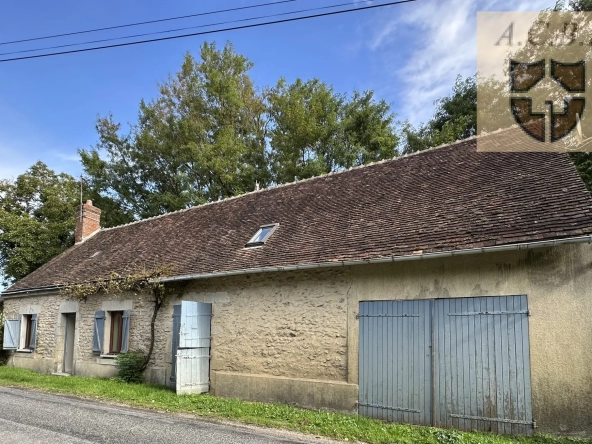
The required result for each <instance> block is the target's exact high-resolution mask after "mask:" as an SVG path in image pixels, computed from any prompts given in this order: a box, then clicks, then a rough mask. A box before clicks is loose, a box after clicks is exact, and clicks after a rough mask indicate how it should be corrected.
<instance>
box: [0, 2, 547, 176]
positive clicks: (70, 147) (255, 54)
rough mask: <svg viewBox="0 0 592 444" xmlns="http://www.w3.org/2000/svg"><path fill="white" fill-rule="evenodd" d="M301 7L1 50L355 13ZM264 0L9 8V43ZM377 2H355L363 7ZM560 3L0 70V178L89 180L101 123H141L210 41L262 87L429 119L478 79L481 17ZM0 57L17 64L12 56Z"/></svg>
mask: <svg viewBox="0 0 592 444" xmlns="http://www.w3.org/2000/svg"><path fill="white" fill-rule="evenodd" d="M346 1H347V0H298V1H296V2H293V3H292V4H288V5H279V6H274V7H270V8H266V9H265V10H250V11H249V10H247V11H242V12H240V13H235V14H226V15H221V16H210V17H201V18H194V19H185V20H180V21H176V22H168V23H163V24H158V25H151V26H146V27H137V28H128V29H122V30H117V31H109V32H105V33H96V34H88V35H83V36H77V37H76V38H69V39H67V38H61V39H55V40H46V41H38V42H31V43H27V44H18V45H4V46H0V53H4V52H9V51H18V50H26V49H31V48H37V47H41V46H51V45H59V44H67V43H73V42H75V41H80V40H83V39H84V40H93V39H96V38H108V37H115V36H123V35H129V34H134V33H140V32H150V31H161V30H166V29H171V28H175V27H183V26H198V25H202V24H205V23H211V22H215V21H222V20H232V19H237V18H244V17H249V16H256V15H260V14H269V13H273V12H287V11H290V10H297V9H304V8H311V7H317V6H326V5H333V4H339V3H345V2H346ZM264 2H265V1H264V0H224V1H221V0H219V1H216V2H214V1H205V0H204V1H200V2H189V1H180V0H169V1H167V2H162V1H154V0H143V1H139V0H127V1H123V2H122V1H121V0H119V1H115V0H103V1H101V2H81V1H79V0H78V1H74V0H56V1H54V2H35V4H34V7H33V5H32V4H31V3H30V2H6V3H5V4H4V5H3V10H2V14H1V16H0V29H1V30H2V32H1V33H0V42H4V41H9V40H17V39H23V38H29V37H36V36H43V35H49V34H57V33H63V32H70V31H78V30H84V29H91V28H97V27H104V26H112V25H118V24H125V23H131V22H138V21H144V20H152V19H159V18H164V17H172V16H177V15H185V14H194V13H199V12H204V11H210V10H218V9H225V8H233V7H238V6H245V5H252V4H257V3H264ZM364 3H372V2H352V4H357V5H362V4H364ZM553 3H554V1H553V0H529V1H516V0H514V1H511V0H439V1H438V0H417V1H416V2H413V3H408V4H403V5H398V6H391V7H387V8H381V9H377V10H371V11H363V12H356V13H351V14H346V15H337V16H333V17H328V18H319V19H312V20H307V21H302V22H295V23H289V24H281V25H272V26H267V27H262V28H256V29H249V30H240V31H232V32H226V33H219V34H213V35H209V36H204V37H192V38H186V39H179V40H172V41H167V42H160V43H152V44H146V45H140V46H131V47H125V48H117V49H110V50H102V51H93V52H88V53H82V54H74V55H63V56H57V57H51V58H41V59H35V60H25V61H17V62H9V63H0V159H1V160H0V179H3V178H14V177H16V176H17V175H19V174H21V173H23V172H24V171H25V170H26V169H27V168H28V167H29V166H30V165H32V164H33V163H35V162H36V161H37V160H42V161H44V162H45V163H47V164H48V165H49V166H50V167H51V168H53V169H54V170H56V171H58V172H62V171H64V172H68V173H70V174H73V175H77V174H80V172H81V168H80V165H79V162H78V160H77V158H78V156H77V154H76V152H77V149H78V148H88V147H90V146H92V145H94V144H95V143H96V141H97V137H96V133H95V130H94V122H95V119H96V117H97V115H107V114H109V113H112V114H113V116H114V118H115V120H117V121H119V122H122V123H123V124H126V123H133V122H134V121H135V119H136V117H137V110H138V103H139V102H140V100H141V99H142V98H144V99H146V100H150V99H151V98H153V97H154V96H155V95H156V93H157V88H156V84H157V83H158V82H160V81H163V80H165V79H166V77H167V76H168V75H169V74H172V73H174V72H176V71H177V70H178V68H179V67H180V64H181V61H182V59H183V56H184V54H185V53H186V52H187V51H190V52H192V53H194V54H197V53H198V51H199V47H200V45H201V44H202V43H203V42H204V41H212V40H215V41H216V42H217V43H218V45H219V46H220V47H222V46H223V45H224V43H225V42H226V41H230V42H232V43H233V44H234V46H235V48H236V51H237V52H239V53H241V54H243V55H245V56H247V57H248V58H249V59H250V60H251V61H253V63H254V64H255V67H254V68H253V70H252V72H251V75H252V78H253V80H254V81H255V84H256V85H258V86H259V87H263V86H266V85H272V84H275V82H276V81H277V80H278V78H279V77H282V76H283V77H286V78H287V79H288V81H293V80H294V79H296V78H297V77H300V78H303V79H310V78H315V77H316V78H319V79H321V80H323V81H325V82H327V83H330V84H332V85H333V86H334V87H335V89H336V90H337V91H339V92H345V93H348V92H351V91H352V90H353V89H354V88H357V89H359V90H368V89H371V90H374V91H375V93H376V96H377V98H380V99H385V100H386V101H387V102H389V103H391V104H392V107H393V110H394V111H395V112H396V114H397V117H398V118H399V119H401V120H404V119H409V120H411V121H412V122H413V123H419V122H421V121H425V120H427V119H428V118H429V117H430V115H431V114H432V112H433V101H434V100H435V99H437V98H438V97H442V96H443V95H446V94H448V93H449V91H450V89H451V87H452V84H453V83H454V79H455V77H456V76H457V74H461V75H463V76H468V75H472V74H474V72H475V69H476V62H475V21H476V12H477V11H478V10H534V11H537V10H540V9H543V8H545V7H549V6H551V4H553ZM0 57H2V58H3V57H9V56H2V55H0Z"/></svg>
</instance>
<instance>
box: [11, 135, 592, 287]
mask: <svg viewBox="0 0 592 444" xmlns="http://www.w3.org/2000/svg"><path fill="white" fill-rule="evenodd" d="M271 223H279V224H280V225H279V228H278V229H277V230H276V231H275V233H274V234H273V235H272V236H271V237H270V238H269V240H268V241H267V243H266V245H265V246H263V247H260V248H251V249H245V248H244V246H245V244H246V243H247V242H248V241H249V239H250V238H251V237H252V236H253V235H254V234H255V232H256V231H257V230H258V228H259V226H261V225H264V224H271ZM588 233H592V199H591V197H590V194H589V193H588V191H587V190H586V188H585V186H584V184H583V182H582V181H581V179H580V178H579V176H578V174H577V172H576V171H575V168H574V166H573V164H572V163H571V161H570V159H569V157H568V156H567V154H560V153H535V152H529V153H519V152H509V153H483V152H476V142H475V139H472V140H468V141H464V142H459V143H455V144H452V145H448V146H444V147H440V148H436V149H432V150H428V151H424V152H422V153H418V154H415V155H410V156H405V157H401V158H397V159H394V160H389V161H384V162H379V163H377V164H373V165H368V166H364V167H359V168H354V169H351V170H348V171H344V172H340V173H335V174H329V175H326V176H322V177H318V178H313V179H309V180H305V181H301V182H297V183H294V184H289V185H283V186H278V187H274V188H269V189H266V190H261V191H258V192H252V193H248V194H245V195H242V196H239V197H236V198H232V199H227V200H224V201H220V202H214V203H210V204H206V205H202V206H198V207H194V208H190V209H188V210H183V211H179V212H176V213H170V214H167V215H164V216H158V217H155V218H152V219H146V220H143V221H139V222H136V223H132V224H129V225H124V226H121V227H117V228H112V229H105V230H101V231H100V232H99V233H97V234H96V235H95V236H93V237H91V238H90V239H88V240H87V241H86V242H84V243H82V244H79V245H76V246H74V247H72V248H70V249H69V250H67V251H66V252H64V253H63V254H62V255H60V256H58V257H57V258H55V259H53V260H52V261H50V262H49V263H47V264H45V265H44V266H42V267H41V268H39V269H38V270H36V271H34V272H32V273H31V274H29V275H28V276H26V277H25V278H23V279H21V280H20V281H19V282H17V283H16V284H15V285H13V286H12V287H11V288H10V289H8V291H14V290H23V289H34V288H40V287H46V286H52V285H59V284H67V283H74V282H81V281H88V280H93V279H100V278H104V277H107V276H108V275H109V274H110V273H111V272H123V271H125V270H130V269H133V268H134V267H139V266H147V267H153V266H155V265H164V264H166V265H172V266H174V268H175V274H176V275H187V274H193V273H213V272H220V271H231V270H240V269H249V268H259V267H274V266H287V265H297V264H309V263H316V262H329V261H344V260H345V261H350V260H358V259H368V258H377V257H390V256H399V255H407V254H413V252H414V251H418V250H422V251H423V252H424V253H428V252H437V251H449V250H455V249H464V248H475V247H483V246H494V245H504V244H509V243H515V242H524V241H531V240H536V241H539V240H546V239H557V238H562V237H570V236H577V235H582V234H588ZM97 251H100V252H101V253H100V254H98V255H96V256H94V257H92V258H91V256H93V254H94V253H96V252H97Z"/></svg>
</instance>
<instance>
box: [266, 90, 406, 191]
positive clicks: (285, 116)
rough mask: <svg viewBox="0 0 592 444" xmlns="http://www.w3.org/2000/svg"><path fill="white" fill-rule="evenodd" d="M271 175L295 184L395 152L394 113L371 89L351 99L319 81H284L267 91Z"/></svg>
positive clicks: (387, 156)
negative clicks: (295, 182)
mask: <svg viewBox="0 0 592 444" xmlns="http://www.w3.org/2000/svg"><path fill="white" fill-rule="evenodd" d="M266 99H267V104H268V109H267V113H268V116H269V122H270V124H269V126H270V128H269V132H268V137H269V146H270V149H271V154H270V157H271V166H270V169H271V172H272V177H273V181H274V182H275V183H286V182H292V181H293V180H295V179H306V178H309V177H314V176H318V175H320V174H324V173H329V172H332V171H337V170H340V169H343V168H349V167H352V166H356V165H362V164H365V163H369V162H373V161H377V160H381V159H386V158H391V157H393V156H395V155H396V154H397V145H398V142H399V140H398V137H397V135H396V132H395V130H394V127H393V120H394V115H393V114H392V113H391V111H390V107H389V105H388V104H387V103H386V102H384V101H376V100H375V99H374V94H373V93H372V92H371V91H366V92H363V93H361V92H359V91H354V93H353V95H352V97H351V98H348V97H347V96H346V95H344V94H339V93H336V92H335V91H334V90H333V88H332V87H331V86H330V85H327V84H326V83H324V82H321V81H320V80H318V79H314V80H309V81H306V82H305V81H303V80H301V79H297V80H296V81H295V82H294V83H292V84H288V83H287V82H286V81H285V79H280V80H279V81H278V83H277V85H276V86H275V87H274V88H269V89H267V91H266Z"/></svg>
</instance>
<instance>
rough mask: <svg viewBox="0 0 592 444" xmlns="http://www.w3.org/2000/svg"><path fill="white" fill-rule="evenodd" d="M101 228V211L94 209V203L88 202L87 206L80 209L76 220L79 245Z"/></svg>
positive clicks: (76, 236) (76, 237)
mask: <svg viewBox="0 0 592 444" xmlns="http://www.w3.org/2000/svg"><path fill="white" fill-rule="evenodd" d="M100 228H101V210H100V209H98V208H97V207H93V204H92V201H91V200H87V201H86V203H85V204H83V205H82V206H80V207H78V217H77V219H76V234H75V240H76V243H77V244H79V243H80V242H82V241H83V240H85V239H87V238H88V237H90V236H91V235H93V234H95V233H96V232H97V231H98V230H99V229H100Z"/></svg>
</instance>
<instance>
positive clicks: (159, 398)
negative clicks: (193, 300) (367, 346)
mask: <svg viewBox="0 0 592 444" xmlns="http://www.w3.org/2000/svg"><path fill="white" fill-rule="evenodd" d="M0 386H15V387H26V388H35V389H41V390H45V391H48V392H53V393H65V394H70V395H76V396H82V397H87V398H94V399H100V400H107V401H115V402H118V403H122V404H127V405H130V406H134V407H143V408H148V409H155V410H161V411H166V412H180V413H189V414H194V415H196V416H202V417H209V418H219V419H228V420H234V421H239V422H243V423H247V424H254V425H259V426H265V427H275V428H282V429H287V430H293V431H298V432H304V433H308V434H313V435H318V436H325V437H329V438H336V439H341V440H344V441H350V442H356V441H362V442H367V443H373V444H374V443H377V444H378V443H381V444H382V443H405V444H407V443H408V444H415V443H421V444H424V443H426V444H509V443H521V444H567V443H570V444H573V443H586V444H592V440H591V439H587V440H582V439H575V438H556V437H551V436H545V435H537V436H534V437H531V438H526V437H507V436H498V435H494V434H491V433H468V432H457V431H453V430H441V429H436V428H432V427H415V426H410V425H403V424H391V423H384V422H382V421H377V420H373V419H369V418H365V417H361V416H357V415H349V414H342V413H332V412H326V411H312V410H305V409H299V408H295V407H291V406H288V405H284V404H264V403H259V402H246V401H240V400H236V399H223V398H216V397H214V396H211V395H185V396H177V395H176V394H175V393H174V392H173V391H171V390H169V389H167V388H166V387H162V386H155V385H149V384H126V383H123V382H119V381H116V380H113V379H97V378H84V377H81V376H72V377H68V378H64V377H60V376H52V375H40V374H37V373H34V372H31V371H28V370H24V369H19V368H14V367H0Z"/></svg>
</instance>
